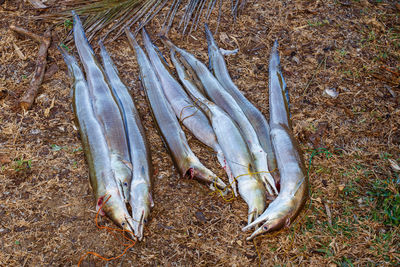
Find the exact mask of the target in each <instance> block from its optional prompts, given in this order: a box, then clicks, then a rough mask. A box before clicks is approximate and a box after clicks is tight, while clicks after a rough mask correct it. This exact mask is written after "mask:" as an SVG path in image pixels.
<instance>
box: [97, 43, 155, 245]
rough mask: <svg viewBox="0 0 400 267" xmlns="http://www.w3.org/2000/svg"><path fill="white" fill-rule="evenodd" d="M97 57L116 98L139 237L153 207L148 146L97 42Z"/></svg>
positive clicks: (129, 100)
mask: <svg viewBox="0 0 400 267" xmlns="http://www.w3.org/2000/svg"><path fill="white" fill-rule="evenodd" d="M99 47H100V55H101V59H102V63H103V66H104V71H105V74H106V76H107V80H108V81H109V84H110V86H111V90H112V94H113V96H114V99H116V100H117V101H116V102H117V104H118V107H119V109H120V111H121V114H122V118H123V121H124V127H125V133H126V139H127V142H128V148H129V154H130V162H131V163H132V169H133V171H132V178H131V179H132V180H131V185H130V197H129V204H130V206H131V210H132V218H133V221H134V230H135V236H136V237H137V238H138V240H139V241H140V240H142V238H143V227H144V224H145V223H146V222H147V220H148V217H149V214H150V209H151V208H152V207H153V206H154V202H153V197H152V193H151V186H152V173H153V168H152V164H151V155H150V149H149V144H148V141H147V138H146V135H145V131H144V128H143V125H142V121H141V119H140V115H139V112H138V110H137V109H136V107H135V104H134V103H133V100H132V97H131V95H130V94H129V91H128V88H127V87H126V85H125V84H124V83H123V82H122V81H121V79H120V77H119V74H118V69H117V68H116V66H115V65H114V63H113V61H112V59H111V57H110V55H109V53H108V52H107V50H106V48H105V47H104V45H103V43H102V42H101V41H100V42H99Z"/></svg>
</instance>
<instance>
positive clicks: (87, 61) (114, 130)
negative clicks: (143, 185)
mask: <svg viewBox="0 0 400 267" xmlns="http://www.w3.org/2000/svg"><path fill="white" fill-rule="evenodd" d="M73 16H74V40H75V45H76V48H77V49H78V53H79V56H80V58H81V62H82V64H83V66H84V68H85V71H86V75H87V81H88V86H89V90H90V92H91V94H92V99H93V107H94V112H95V115H96V117H97V118H98V120H99V121H100V122H101V124H102V125H103V128H104V132H105V135H106V140H107V144H108V146H109V147H110V152H111V159H112V170H113V171H114V172H115V178H116V179H117V183H118V185H119V187H120V190H121V192H122V194H123V197H124V199H125V201H126V202H127V201H128V199H129V188H130V182H131V177H132V174H131V172H132V170H131V166H130V157H129V149H128V143H127V140H126V135H125V129H124V122H123V120H122V116H121V112H120V110H119V108H118V105H117V103H116V101H115V99H114V98H113V95H112V93H111V88H110V85H109V84H108V82H107V80H106V76H105V74H104V71H103V69H102V67H101V66H100V64H99V63H98V62H97V60H96V57H95V55H94V52H93V50H92V48H91V46H90V44H89V42H88V41H87V39H86V36H85V32H84V30H83V27H82V23H81V21H80V19H79V17H78V15H76V13H75V12H73Z"/></svg>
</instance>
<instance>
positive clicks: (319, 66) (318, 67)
mask: <svg viewBox="0 0 400 267" xmlns="http://www.w3.org/2000/svg"><path fill="white" fill-rule="evenodd" d="M326 59H327V57H325V58H324V59H323V60H322V61H321V62H320V63H319V64H318V66H317V68H316V69H315V71H314V74H313V76H312V77H311V79H310V80H309V81H308V83H307V85H306V87H305V88H304V90H303V96H304V95H305V94H306V91H307V89H308V87H310V85H311V83H312V82H313V81H314V78H315V76H317V73H318V71H319V69H320V68H321V67H322V65H323V64H326Z"/></svg>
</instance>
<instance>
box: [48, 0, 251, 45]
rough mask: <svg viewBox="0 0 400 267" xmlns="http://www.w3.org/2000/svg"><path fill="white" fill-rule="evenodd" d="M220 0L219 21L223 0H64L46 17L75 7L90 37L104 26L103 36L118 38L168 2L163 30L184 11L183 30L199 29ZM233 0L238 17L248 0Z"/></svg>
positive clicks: (59, 15) (68, 16)
mask: <svg viewBox="0 0 400 267" xmlns="http://www.w3.org/2000/svg"><path fill="white" fill-rule="evenodd" d="M218 1H219V4H218V24H219V20H220V17H221V7H222V2H223V0H186V1H185V3H184V4H183V1H182V0H68V1H64V6H65V8H64V10H62V11H61V12H56V13H55V14H50V15H46V17H45V18H47V19H56V20H59V21H60V20H66V19H71V17H72V16H71V11H72V10H75V11H76V13H77V14H78V15H80V16H81V17H82V18H84V28H85V31H86V32H87V36H88V39H89V41H90V40H91V39H93V38H94V37H95V36H96V35H98V34H99V33H100V32H101V31H103V30H104V29H107V30H106V32H105V33H102V36H101V39H103V40H107V41H112V40H115V39H116V38H118V37H119V36H120V35H121V34H122V33H123V30H124V29H125V28H126V27H127V28H131V27H132V26H133V25H136V26H135V27H134V31H135V32H137V31H138V30H140V29H141V28H142V27H143V26H144V25H146V24H147V23H148V22H149V21H151V20H152V19H153V18H154V16H156V15H157V14H158V13H159V12H160V11H161V10H162V8H163V7H164V6H166V5H167V4H169V9H167V14H166V16H165V20H164V23H163V26H162V30H161V29H160V30H161V31H162V32H163V34H165V35H166V34H167V33H168V31H169V30H170V28H171V27H172V24H173V22H174V18H175V16H176V15H177V13H178V12H180V11H181V12H182V13H183V15H182V18H181V20H180V22H179V25H178V28H182V33H183V34H186V33H190V32H192V30H196V29H197V26H198V24H199V21H200V20H201V19H202V18H205V20H208V19H209V18H210V16H211V13H212V11H213V9H214V7H215V6H216V3H217V2H218ZM230 1H231V14H232V16H233V19H234V20H236V17H237V14H238V11H239V10H240V9H242V8H243V6H244V4H245V3H246V0H230ZM204 13H205V14H204ZM190 24H191V26H190V28H189V25H190ZM111 35H112V37H110V36H111Z"/></svg>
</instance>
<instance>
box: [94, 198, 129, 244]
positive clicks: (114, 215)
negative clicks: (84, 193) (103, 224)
mask: <svg viewBox="0 0 400 267" xmlns="http://www.w3.org/2000/svg"><path fill="white" fill-rule="evenodd" d="M100 208H101V209H102V210H101V211H100V214H102V215H103V214H104V215H107V216H108V217H109V218H110V219H111V220H112V221H113V222H114V223H115V224H116V225H118V226H120V227H121V228H122V229H123V230H125V231H126V232H128V233H129V235H130V236H131V237H132V238H136V237H135V234H134V221H133V219H132V217H131V216H130V214H129V212H128V210H127V208H126V205H125V202H124V200H123V198H122V197H121V195H120V194H119V192H116V193H114V194H107V195H104V196H102V197H99V198H98V200H97V209H100Z"/></svg>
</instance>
